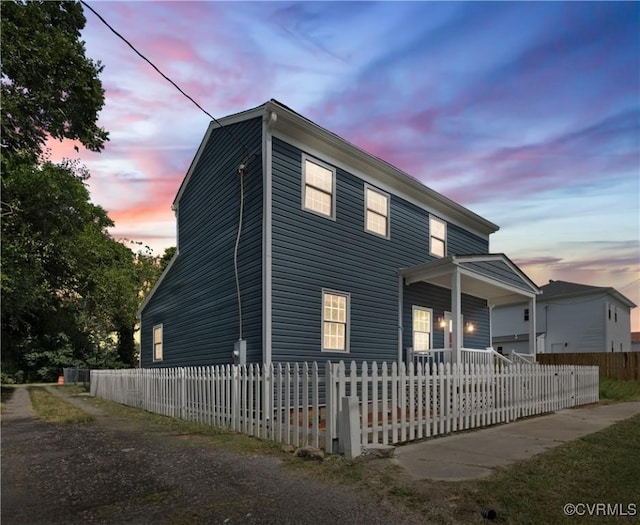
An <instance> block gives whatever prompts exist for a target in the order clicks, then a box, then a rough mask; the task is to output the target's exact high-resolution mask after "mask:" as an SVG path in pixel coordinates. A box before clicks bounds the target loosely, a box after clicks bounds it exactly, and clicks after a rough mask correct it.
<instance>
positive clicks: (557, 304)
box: [491, 281, 636, 355]
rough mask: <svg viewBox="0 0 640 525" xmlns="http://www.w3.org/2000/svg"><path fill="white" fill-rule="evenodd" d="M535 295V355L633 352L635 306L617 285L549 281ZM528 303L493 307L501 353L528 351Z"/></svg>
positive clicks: (494, 338) (494, 334)
mask: <svg viewBox="0 0 640 525" xmlns="http://www.w3.org/2000/svg"><path fill="white" fill-rule="evenodd" d="M540 290H541V291H542V294H540V295H538V297H537V299H536V303H537V304H536V324H537V340H536V353H539V354H542V353H553V354H557V353H560V352H564V353H569V352H629V351H631V309H632V308H634V307H635V306H636V305H635V304H634V303H633V302H632V301H631V300H629V299H628V298H627V297H625V296H624V295H622V294H621V293H620V292H618V291H617V290H616V289H615V288H610V287H604V286H588V285H585V284H577V283H569V282H566V281H549V283H548V284H546V285H544V286H541V287H540ZM529 318H530V312H529V305H528V304H525V303H521V304H509V305H504V306H495V307H494V308H493V310H492V314H491V322H492V329H493V330H492V337H491V341H492V344H493V348H494V349H496V350H497V351H498V352H500V353H502V354H505V355H507V354H511V352H512V351H513V350H515V351H516V352H519V353H524V354H527V353H529V350H528V348H529Z"/></svg>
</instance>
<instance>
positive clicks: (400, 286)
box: [398, 273, 404, 366]
mask: <svg viewBox="0 0 640 525" xmlns="http://www.w3.org/2000/svg"><path fill="white" fill-rule="evenodd" d="M403 309H404V280H403V278H402V275H400V273H398V366H399V365H400V363H402V335H403V331H404V328H403V319H402V317H403Z"/></svg>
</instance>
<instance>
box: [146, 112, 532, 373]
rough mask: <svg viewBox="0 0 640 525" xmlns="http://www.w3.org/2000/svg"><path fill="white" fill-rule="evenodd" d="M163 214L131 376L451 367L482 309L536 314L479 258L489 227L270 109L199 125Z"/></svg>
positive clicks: (516, 284) (479, 342)
mask: <svg viewBox="0 0 640 525" xmlns="http://www.w3.org/2000/svg"><path fill="white" fill-rule="evenodd" d="M173 209H174V211H175V214H176V219H177V252H176V255H175V257H174V258H173V259H172V261H171V263H170V264H169V266H168V267H167V269H166V270H165V272H164V274H163V275H162V277H161V278H160V280H159V282H158V283H157V284H156V286H155V287H154V289H153V291H152V293H151V294H150V295H149V296H148V298H147V299H146V301H145V302H144V304H143V305H142V307H141V310H140V317H141V326H142V328H141V330H142V334H141V365H142V366H143V367H150V366H185V365H208V364H221V363H230V362H233V355H232V354H233V352H234V351H235V352H237V354H238V356H239V359H240V361H242V362H244V361H245V360H246V362H248V363H251V362H254V363H277V362H291V361H318V362H324V361H326V360H334V361H335V360H348V361H350V360H356V361H362V360H367V361H373V360H375V361H379V362H382V361H386V362H393V361H402V360H404V359H405V356H406V355H407V349H413V350H414V351H416V352H426V351H428V350H430V349H436V348H438V349H442V348H452V349H453V350H452V352H451V355H452V356H453V359H455V360H460V359H461V356H462V352H463V351H464V350H463V348H479V349H482V348H485V347H488V346H490V342H491V323H490V307H491V306H492V305H495V304H504V303H508V302H513V301H518V302H521V301H525V302H527V303H528V304H530V305H531V308H532V310H534V311H535V296H536V294H537V293H538V288H537V287H536V285H535V284H534V283H533V282H532V281H531V280H530V279H529V278H527V276H526V275H524V273H523V272H522V271H521V270H520V269H519V268H518V267H517V266H516V265H515V264H514V263H513V262H511V261H510V260H509V259H508V258H507V257H506V256H505V255H503V254H489V253H488V252H489V236H490V235H491V233H493V232H495V231H496V230H497V229H498V227H497V226H496V225H495V224H493V223H492V222H490V221H488V220H486V219H484V218H482V217H480V216H478V215H476V214H475V213H473V212H471V211H470V210H468V209H467V208H465V207H463V206H461V205H460V204H457V203H455V202H453V201H451V200H450V199H448V198H446V197H445V196H443V195H441V194H439V193H437V192H436V191H434V190H432V189H430V188H428V187H426V186H425V185H423V184H422V183H420V182H419V181H418V180H416V179H415V178H412V177H410V176H409V175H407V174H405V173H403V172H402V171H400V170H399V169H397V168H395V167H393V166H391V165H390V164H388V163H386V162H384V161H383V160H381V159H379V158H376V157H375V156H373V155H370V154H369V153H366V152H365V151H363V150H361V149H359V148H358V147H356V146H354V145H352V144H350V143H349V142H347V141H345V140H344V139H342V138H340V137H339V136H337V135H335V134H334V133H331V132H330V131H327V130H326V129H323V128H322V127H320V126H318V125H317V124H314V123H313V122H311V121H310V120H308V119H306V118H304V117H303V116H301V115H299V114H298V113H296V112H294V111H292V110H291V109H290V108H288V107H286V106H284V105H282V104H281V103H279V102H277V101H274V100H271V101H269V102H267V103H265V104H263V105H261V106H259V107H257V108H254V109H250V110H247V111H244V112H241V113H238V114H234V115H231V116H228V117H225V118H223V119H221V120H220V121H219V122H215V123H212V124H211V125H210V126H209V129H208V130H207V132H206V135H205V137H204V139H203V141H202V143H201V145H200V147H199V149H198V151H197V154H196V156H195V158H194V160H193V162H192V164H191V166H190V168H189V170H188V172H187V175H186V177H185V179H184V181H183V183H182V185H181V187H180V189H179V191H178V194H177V196H176V199H175V201H174V204H173ZM531 326H532V327H531V330H532V334H535V323H534V324H532V325H531ZM532 339H534V338H533V337H532Z"/></svg>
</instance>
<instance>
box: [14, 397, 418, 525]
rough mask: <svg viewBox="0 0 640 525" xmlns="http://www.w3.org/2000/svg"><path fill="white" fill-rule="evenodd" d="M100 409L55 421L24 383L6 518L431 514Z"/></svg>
mask: <svg viewBox="0 0 640 525" xmlns="http://www.w3.org/2000/svg"><path fill="white" fill-rule="evenodd" d="M75 404H80V406H84V407H85V408H86V409H87V410H88V411H90V412H91V413H92V415H94V416H95V418H96V419H95V420H94V421H93V422H91V423H88V424H77V425H54V424H49V423H45V422H42V421H40V420H38V419H37V418H35V417H34V415H33V412H32V410H31V407H30V403H29V395H28V391H27V389H26V388H18V389H16V392H15V394H14V396H13V397H12V399H11V400H10V401H9V403H8V407H7V412H6V413H5V414H3V418H2V516H1V517H2V523H3V524H5V525H21V524H25V525H26V524H29V525H35V524H47V525H51V524H57V523H65V524H70V523H82V524H85V523H108V524H119V523H123V524H124V523H136V524H144V523H154V524H156V523H166V524H200V523H207V524H214V523H224V524H233V523H243V524H253V523H255V524H257V523H259V524H270V523H274V524H275V523H277V524H287V523H291V524H319V523H350V524H353V523H366V524H378V523H379V524H385V525H386V524H402V523H407V524H411V523H424V522H425V518H424V516H420V515H418V514H415V513H413V512H411V511H409V510H407V509H401V508H398V507H397V506H393V505H391V504H389V503H384V502H382V501H379V500H374V498H373V497H372V496H370V495H367V494H365V493H364V492H362V491H357V490H356V489H352V488H350V487H345V486H336V485H329V484H326V483H323V482H320V481H314V480H312V479H308V476H300V475H299V474H297V473H296V472H295V471H292V470H291V469H286V468H284V466H283V464H282V461H281V460H280V459H278V458H274V457H265V456H247V455H239V454H235V453H232V452H230V451H228V450H226V449H222V448H216V447H212V446H211V445H210V444H207V443H206V440H202V439H192V438H191V437H190V436H184V435H177V434H176V433H175V432H170V431H167V430H166V429H165V430H164V431H163V430H158V429H151V430H150V427H149V426H148V425H144V424H143V423H142V422H140V421H136V420H132V419H127V418H119V417H114V416H109V415H107V414H106V413H104V412H102V411H101V410H99V409H96V408H94V407H91V406H90V404H89V403H88V402H86V401H83V400H75Z"/></svg>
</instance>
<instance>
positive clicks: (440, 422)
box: [91, 362, 599, 452]
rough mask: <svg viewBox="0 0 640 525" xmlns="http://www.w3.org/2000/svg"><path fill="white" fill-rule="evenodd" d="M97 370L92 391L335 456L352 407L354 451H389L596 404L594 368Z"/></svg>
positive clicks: (297, 366)
mask: <svg viewBox="0 0 640 525" xmlns="http://www.w3.org/2000/svg"><path fill="white" fill-rule="evenodd" d="M324 369H325V370H324V372H323V373H321V372H319V369H318V365H317V363H313V364H311V365H310V364H308V363H303V364H298V363H293V364H277V365H270V366H267V367H261V366H259V365H248V366H233V365H224V366H210V367H186V368H157V369H134V370H96V371H92V374H91V394H92V395H94V396H97V397H101V398H104V399H108V400H111V401H115V402H117V403H121V404H124V405H128V406H133V407H137V408H141V409H144V410H147V411H149V412H154V413H158V414H163V415H166V416H171V417H177V418H181V419H186V420H191V421H195V422H199V423H204V424H207V425H213V426H217V427H224V428H229V429H231V430H234V431H237V432H242V433H244V434H247V435H251V436H255V437H259V438H262V439H267V440H272V441H276V442H280V443H284V444H291V445H294V446H305V445H312V446H315V447H320V448H324V449H325V450H326V451H327V452H337V451H338V450H339V448H338V447H339V440H340V439H341V438H342V437H343V434H344V432H345V430H346V429H345V428H342V429H340V425H339V422H340V420H341V418H340V407H341V401H342V399H343V398H345V397H351V396H355V397H357V399H358V403H356V404H354V406H356V407H357V410H358V414H357V420H358V421H359V428H358V434H359V436H360V441H361V445H362V446H366V445H368V444H372V443H382V444H396V443H403V442H407V441H412V440H416V439H422V438H426V437H430V436H436V435H440V434H446V433H449V432H456V431H459V430H465V429H472V428H477V427H482V426H487V425H492V424H497V423H503V422H509V421H514V420H516V419H518V418H520V417H526V416H531V415H535V414H542V413H545V412H552V411H555V410H559V409H563V408H569V407H573V406H578V405H582V404H587V403H593V402H597V401H598V382H599V377H598V367H597V366H596V367H588V366H566V365H565V366H555V365H529V364H509V365H504V366H503V365H500V364H498V365H477V364H476V365H470V364H465V365H451V364H449V363H447V364H442V363H441V364H439V365H437V366H432V367H430V366H426V367H423V366H422V365H421V364H418V365H417V366H414V365H413V363H410V364H409V366H408V367H405V365H404V364H401V365H400V366H398V365H397V364H396V363H393V364H392V365H391V366H388V365H387V364H385V363H383V364H382V365H378V364H377V363H372V364H370V365H369V364H368V363H366V362H364V363H361V364H356V363H355V362H352V363H351V364H350V365H348V366H347V365H345V364H344V362H340V363H337V364H336V363H330V362H327V363H326V365H325V367H324Z"/></svg>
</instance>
